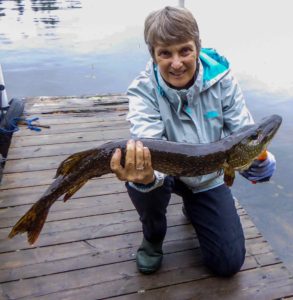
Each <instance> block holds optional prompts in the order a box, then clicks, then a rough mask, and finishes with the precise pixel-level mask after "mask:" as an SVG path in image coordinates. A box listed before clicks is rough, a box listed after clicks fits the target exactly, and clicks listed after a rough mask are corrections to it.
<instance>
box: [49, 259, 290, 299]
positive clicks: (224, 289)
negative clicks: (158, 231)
mask: <svg viewBox="0 0 293 300" xmlns="http://www.w3.org/2000/svg"><path fill="white" fill-rule="evenodd" d="M185 271H187V270H184V272H185ZM93 292H94V291H93ZM292 293H293V280H292V277H291V276H290V274H289V273H288V271H287V270H286V269H285V268H284V267H283V266H282V265H281V264H276V265H272V266H265V267H262V268H254V269H252V270H247V271H246V272H239V273H238V274H237V275H236V276H234V277H232V278H230V279H223V278H222V279H220V278H213V277H211V278H208V279H206V280H201V281H194V280H193V281H190V282H186V283H182V284H176V285H173V286H171V285H170V286H168V287H165V288H160V289H152V290H148V289H147V288H144V286H143V285H141V286H140V289H138V290H137V291H136V293H133V294H131V295H130V294H127V295H125V296H121V297H117V299H119V300H122V299H125V300H126V299H127V300H128V299H129V300H132V299H171V300H172V299H191V298H192V299H201V298H202V297H204V299H211V300H213V299H215V300H218V299H225V300H235V299H237V300H238V299H239V300H248V299H249V300H259V299H263V300H266V299H283V297H284V296H286V295H288V294H292ZM91 295H93V294H91ZM51 296H52V295H51ZM87 296H88V294H87ZM49 297H50V296H49ZM49 297H47V299H50V298H49ZM51 299H53V298H51ZM63 299H69V298H63ZM88 299H93V298H91V297H89V298H88ZM95 299H97V298H95Z"/></svg>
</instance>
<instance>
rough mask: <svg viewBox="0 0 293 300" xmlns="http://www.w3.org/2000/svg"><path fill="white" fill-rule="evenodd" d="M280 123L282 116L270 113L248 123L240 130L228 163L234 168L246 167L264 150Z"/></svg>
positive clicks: (241, 168)
mask: <svg viewBox="0 0 293 300" xmlns="http://www.w3.org/2000/svg"><path fill="white" fill-rule="evenodd" d="M281 123H282V117H280V116H279V115H272V116H269V117H266V118H264V119H262V120H261V121H260V122H258V123H256V124H254V125H249V126H248V127H245V128H243V129H242V130H241V132H240V134H239V136H238V138H239V142H238V143H237V144H236V145H235V148H234V151H233V153H232V155H231V157H230V161H231V163H230V162H229V164H232V165H233V167H234V169H236V170H237V169H238V170H243V169H247V168H248V167H249V166H250V165H251V163H252V162H253V160H255V159H256V158H257V157H258V156H259V155H260V154H261V153H262V152H263V151H264V150H266V149H267V147H268V144H269V143H270V142H271V140H272V139H273V137H274V136H275V134H276V133H277V131H278V129H279V127H280V125H281Z"/></svg>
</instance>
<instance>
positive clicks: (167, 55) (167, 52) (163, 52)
mask: <svg viewBox="0 0 293 300" xmlns="http://www.w3.org/2000/svg"><path fill="white" fill-rule="evenodd" d="M170 55H171V54H170V52H169V51H166V50H163V51H160V52H159V56H161V57H169V56H170Z"/></svg>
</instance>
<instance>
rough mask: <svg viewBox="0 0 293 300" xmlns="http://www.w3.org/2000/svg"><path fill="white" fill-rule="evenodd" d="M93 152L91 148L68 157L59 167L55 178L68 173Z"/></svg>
mask: <svg viewBox="0 0 293 300" xmlns="http://www.w3.org/2000/svg"><path fill="white" fill-rule="evenodd" d="M92 153H93V150H92V149H90V150H85V151H81V152H77V153H75V154H72V155H70V156H69V157H67V158H66V159H65V160H64V161H63V162H62V163H61V164H60V166H59V167H58V169H57V172H56V175H55V178H57V177H58V176H59V175H63V176H65V175H68V174H69V173H70V172H71V171H72V169H73V168H74V167H75V166H76V165H77V163H78V162H79V161H80V160H81V159H83V158H85V157H87V156H89V155H91V154H92Z"/></svg>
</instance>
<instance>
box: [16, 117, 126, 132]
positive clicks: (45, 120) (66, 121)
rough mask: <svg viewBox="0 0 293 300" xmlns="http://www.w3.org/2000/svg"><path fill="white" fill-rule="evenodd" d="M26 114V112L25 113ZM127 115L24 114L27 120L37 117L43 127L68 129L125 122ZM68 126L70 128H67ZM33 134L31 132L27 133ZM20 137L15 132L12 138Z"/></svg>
mask: <svg viewBox="0 0 293 300" xmlns="http://www.w3.org/2000/svg"><path fill="white" fill-rule="evenodd" d="M25 113H26V112H25ZM126 115H127V112H108V113H107V114H106V115H100V114H98V115H97V114H88V113H87V114H86V113H84V114H83V113H67V114H66V115H64V114H48V115H42V116H38V115H33V114H32V115H30V114H28V113H26V117H28V118H35V117H39V122H41V123H42V124H45V125H62V124H63V125H64V126H66V125H68V127H71V125H76V124H82V123H90V122H94V123H96V122H100V123H104V122H111V121H113V122H115V121H119V120H125V118H126ZM69 125H70V126H69ZM28 132H31V133H33V132H32V131H28ZM18 135H20V132H18V131H17V132H15V133H14V136H18Z"/></svg>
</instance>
